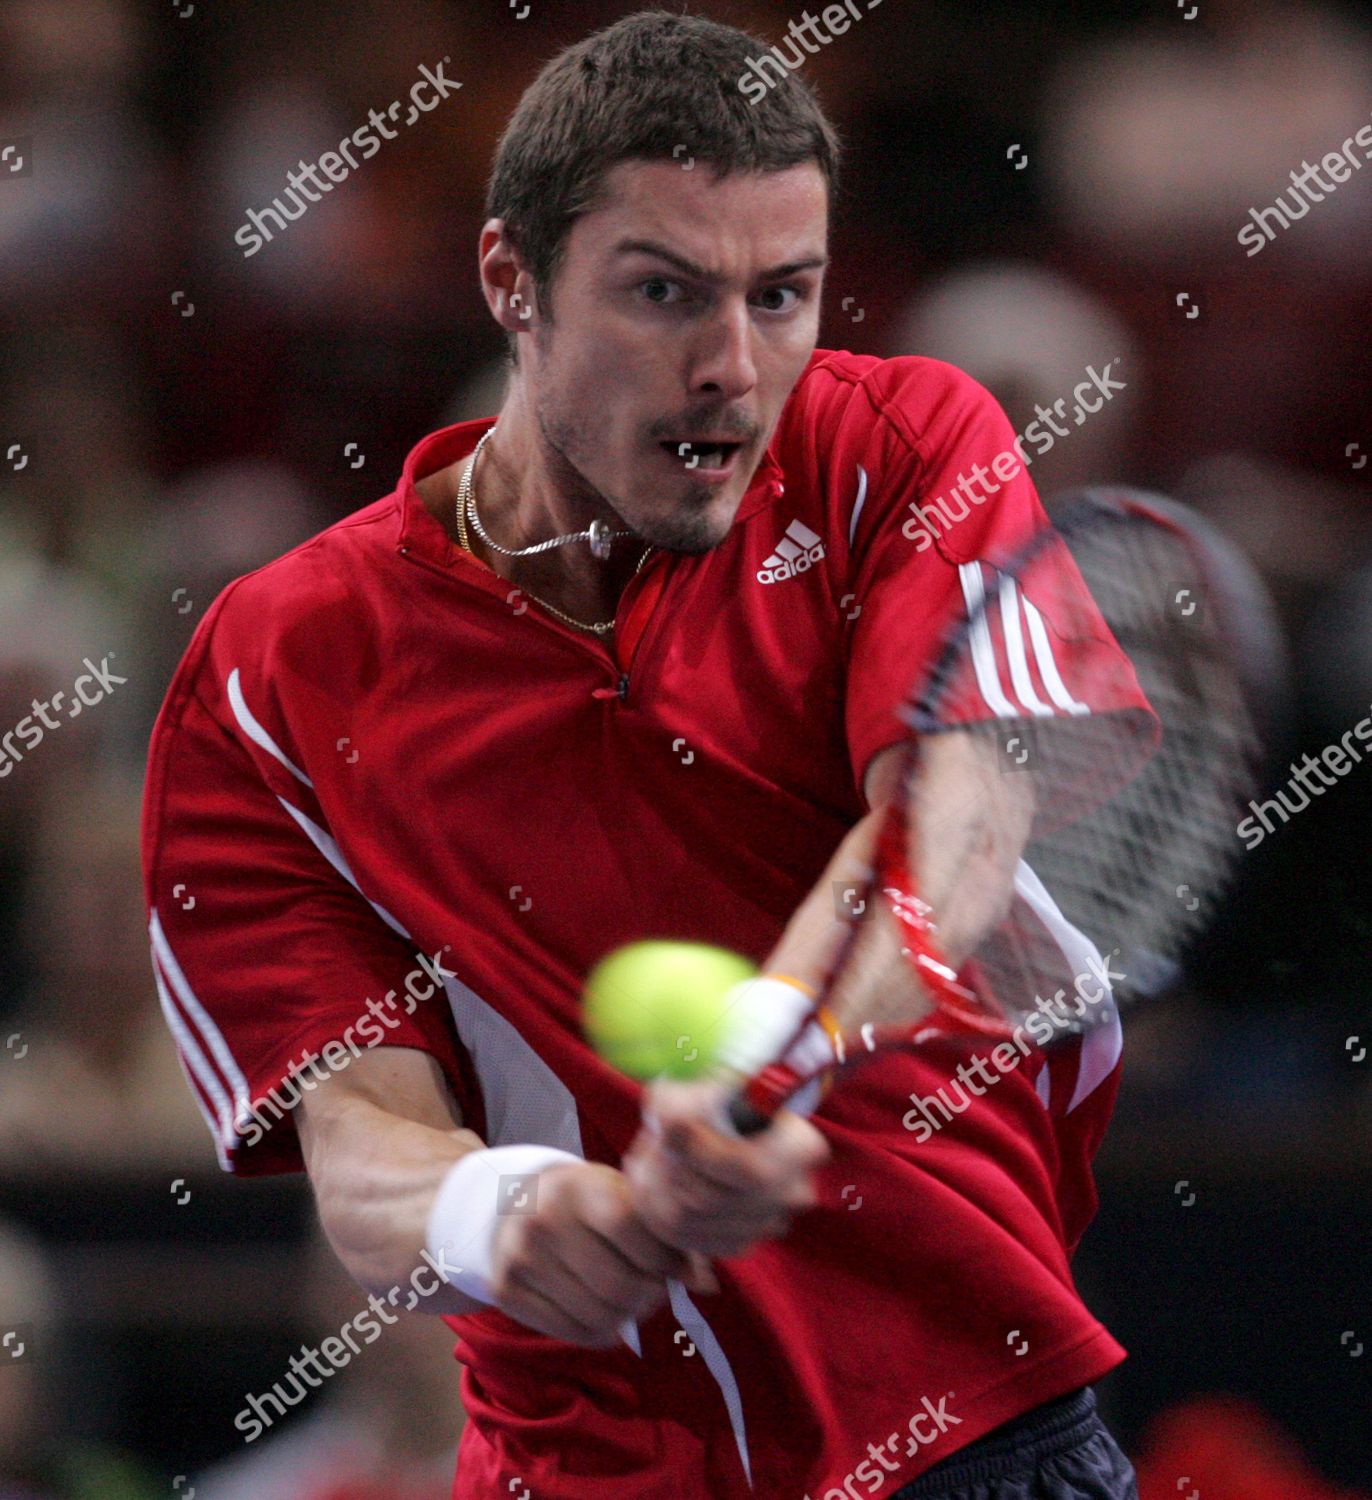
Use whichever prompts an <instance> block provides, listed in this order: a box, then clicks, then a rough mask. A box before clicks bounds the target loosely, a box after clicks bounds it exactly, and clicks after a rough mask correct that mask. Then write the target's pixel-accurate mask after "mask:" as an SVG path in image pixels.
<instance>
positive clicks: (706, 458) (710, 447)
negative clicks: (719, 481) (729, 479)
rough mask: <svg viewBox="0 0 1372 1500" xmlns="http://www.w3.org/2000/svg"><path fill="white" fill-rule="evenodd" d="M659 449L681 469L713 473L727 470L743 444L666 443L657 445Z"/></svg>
mask: <svg viewBox="0 0 1372 1500" xmlns="http://www.w3.org/2000/svg"><path fill="white" fill-rule="evenodd" d="M659 447H661V449H662V450H663V452H664V453H666V454H667V455H668V456H669V457H671V458H674V459H675V460H676V461H677V462H678V463H679V464H680V465H681V466H682V468H683V469H696V470H700V469H703V470H706V471H714V470H717V469H727V468H728V467H729V465H730V464H731V463H732V462H733V459H734V455H735V454H736V453H737V452H738V451H739V449H740V448H742V447H743V444H742V443H715V442H710V441H709V440H706V441H705V442H702V443H682V442H666V443H661V444H659Z"/></svg>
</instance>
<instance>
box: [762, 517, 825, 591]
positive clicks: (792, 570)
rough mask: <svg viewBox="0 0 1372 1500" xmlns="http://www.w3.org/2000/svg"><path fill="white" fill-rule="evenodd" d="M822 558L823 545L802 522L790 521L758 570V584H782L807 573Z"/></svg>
mask: <svg viewBox="0 0 1372 1500" xmlns="http://www.w3.org/2000/svg"><path fill="white" fill-rule="evenodd" d="M823 557H824V543H823V542H822V541H821V540H820V538H819V537H817V536H816V535H815V533H814V532H813V531H811V530H810V528H809V527H808V526H807V525H806V524H805V523H804V522H803V521H792V522H791V524H790V525H789V526H788V527H787V528H786V535H785V536H784V537H782V539H781V541H780V543H779V544H778V545H777V549H776V551H775V552H773V553H772V555H771V556H770V557H768V558H765V559H764V560H763V563H762V566H761V567H760V568H759V569H758V573H757V580H758V582H759V583H782V582H784V581H785V580H786V579H787V578H794V577H796V575H797V574H799V573H808V572H809V571H810V569H811V568H813V567H814V565H815V564H816V563H817V562H819V561H820V560H821V559H822V558H823Z"/></svg>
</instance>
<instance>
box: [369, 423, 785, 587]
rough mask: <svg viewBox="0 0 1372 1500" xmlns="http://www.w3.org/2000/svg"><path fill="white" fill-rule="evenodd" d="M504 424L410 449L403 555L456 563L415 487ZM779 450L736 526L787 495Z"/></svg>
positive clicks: (403, 497) (458, 428)
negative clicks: (777, 456) (492, 429)
mask: <svg viewBox="0 0 1372 1500" xmlns="http://www.w3.org/2000/svg"><path fill="white" fill-rule="evenodd" d="M498 420H499V419H498V418H497V417H479V418H478V419H477V420H476V421H474V422H458V423H456V424H455V425H454V426H452V427H444V428H441V429H440V430H439V431H438V432H432V433H430V434H429V436H428V437H426V438H424V439H422V440H421V441H420V442H419V443H417V444H416V445H415V446H414V448H412V449H411V450H410V456H409V457H408V458H407V459H406V460H405V467H404V468H403V469H402V470H401V473H400V483H399V485H398V486H397V493H398V494H399V496H400V538H399V542H398V544H397V545H398V546H399V549H400V550H401V551H402V552H415V553H418V554H419V555H420V556H422V557H426V558H428V559H429V560H430V561H431V562H436V563H441V564H443V565H444V566H450V565H451V564H452V563H453V562H455V561H456V559H457V553H458V548H457V544H456V543H455V542H453V541H451V540H450V539H449V537H448V533H447V532H446V531H445V530H444V529H443V527H442V525H441V524H440V523H439V522H438V520H437V519H435V517H434V516H433V515H432V514H431V513H430V511H429V509H428V507H427V506H426V505H425V504H424V502H423V500H422V499H421V498H420V495H419V491H418V490H417V489H416V488H415V486H416V484H417V483H418V481H419V480H421V479H424V478H427V477H428V475H430V474H434V473H437V471H438V470H439V469H444V468H447V467H448V465H449V464H455V463H457V462H458V461H459V460H460V459H463V458H466V457H467V456H468V455H469V454H470V453H471V452H472V451H473V449H474V448H475V447H476V445H477V443H478V442H480V441H481V439H482V438H483V437H484V436H485V434H486V433H488V432H489V431H490V430H491V428H492V427H494V426H495V424H496V422H497V421H498ZM775 447H776V437H775V434H774V435H773V438H772V442H771V443H770V444H769V445H768V447H767V451H766V452H765V453H764V454H763V455H762V462H761V463H760V464H759V465H758V467H757V472H756V473H755V474H754V475H753V479H752V483H751V484H749V486H748V488H747V490H746V491H745V492H744V495H743V500H742V503H741V504H740V505H739V508H738V514H737V515H736V516H735V518H734V519H735V524H737V522H739V521H745V520H747V519H748V517H749V516H752V515H755V514H756V513H757V512H758V511H760V510H764V509H765V508H766V507H767V506H769V505H771V504H772V503H773V501H775V500H776V499H778V498H779V497H780V496H781V495H782V494H784V493H785V485H784V483H783V481H782V469H781V464H780V463H779V462H778V461H777V458H776V455H775V453H774V451H773V450H774V449H775Z"/></svg>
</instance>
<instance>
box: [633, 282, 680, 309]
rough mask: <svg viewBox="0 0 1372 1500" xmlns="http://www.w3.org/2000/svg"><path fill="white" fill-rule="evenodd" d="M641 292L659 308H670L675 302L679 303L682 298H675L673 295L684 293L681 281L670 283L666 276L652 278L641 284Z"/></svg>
mask: <svg viewBox="0 0 1372 1500" xmlns="http://www.w3.org/2000/svg"><path fill="white" fill-rule="evenodd" d="M639 290H640V291H641V292H642V293H643V295H644V296H645V297H646V298H647V299H648V301H649V302H652V303H655V304H656V305H657V306H658V307H669V306H671V304H672V303H673V302H679V301H680V300H681V298H680V297H673V296H671V293H672V292H674V291H676V292H680V291H682V286H681V283H680V282H679V281H669V280H668V279H667V277H665V276H650V277H649V278H648V280H647V281H643V282H640V283H639Z"/></svg>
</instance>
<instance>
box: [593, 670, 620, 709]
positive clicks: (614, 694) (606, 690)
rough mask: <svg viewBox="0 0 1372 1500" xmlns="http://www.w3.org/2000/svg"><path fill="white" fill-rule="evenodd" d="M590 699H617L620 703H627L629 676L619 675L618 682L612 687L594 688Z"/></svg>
mask: <svg viewBox="0 0 1372 1500" xmlns="http://www.w3.org/2000/svg"><path fill="white" fill-rule="evenodd" d="M591 697H592V698H618V699H619V701H620V702H621V703H627V702H628V701H629V674H628V673H627V672H623V673H621V674H620V678H619V682H618V683H617V684H616V685H615V686H614V687H603V688H596V689H595V690H594V691H593V692H592V693H591Z"/></svg>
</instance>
